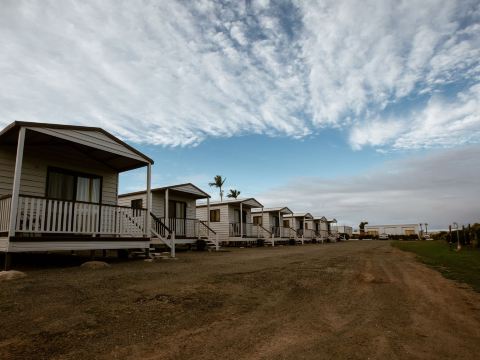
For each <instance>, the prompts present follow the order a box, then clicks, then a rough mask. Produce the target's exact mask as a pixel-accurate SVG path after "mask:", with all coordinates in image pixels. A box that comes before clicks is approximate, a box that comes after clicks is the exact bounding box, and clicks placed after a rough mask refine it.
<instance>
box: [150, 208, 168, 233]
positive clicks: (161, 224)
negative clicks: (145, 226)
mask: <svg viewBox="0 0 480 360" xmlns="http://www.w3.org/2000/svg"><path fill="white" fill-rule="evenodd" d="M150 215H151V216H152V219H153V220H155V223H156V224H158V225H160V227H161V228H163V229H164V230H167V231H168V232H169V233H171V232H172V230H170V228H169V227H168V226H167V225H165V224H164V223H163V222H162V220H160V219H159V218H158V217H156V216H155V214H153V213H150Z"/></svg>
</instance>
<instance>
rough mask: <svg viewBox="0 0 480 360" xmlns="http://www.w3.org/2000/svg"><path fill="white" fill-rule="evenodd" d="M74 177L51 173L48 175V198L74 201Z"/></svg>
mask: <svg viewBox="0 0 480 360" xmlns="http://www.w3.org/2000/svg"><path fill="white" fill-rule="evenodd" d="M73 187H74V177H73V176H72V175H67V174H63V173H60V172H55V171H51V172H49V174H48V189H47V197H48V198H53V199H60V200H73Z"/></svg>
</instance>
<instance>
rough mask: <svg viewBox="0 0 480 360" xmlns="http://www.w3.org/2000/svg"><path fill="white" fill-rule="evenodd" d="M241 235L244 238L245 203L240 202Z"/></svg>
mask: <svg viewBox="0 0 480 360" xmlns="http://www.w3.org/2000/svg"><path fill="white" fill-rule="evenodd" d="M240 237H241V238H242V239H243V203H240Z"/></svg>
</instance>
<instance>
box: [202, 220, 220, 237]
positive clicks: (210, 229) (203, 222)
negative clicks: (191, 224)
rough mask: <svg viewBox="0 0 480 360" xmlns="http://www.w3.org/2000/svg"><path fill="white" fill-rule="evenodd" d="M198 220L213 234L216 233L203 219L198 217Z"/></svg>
mask: <svg viewBox="0 0 480 360" xmlns="http://www.w3.org/2000/svg"><path fill="white" fill-rule="evenodd" d="M198 222H199V223H201V224H202V225H203V226H205V227H206V228H207V229H208V230H209V231H211V232H212V233H214V234H215V235H217V232H216V231H215V230H213V229H212V228H211V227H210V226H208V225H207V224H205V221H203V220H199V219H198Z"/></svg>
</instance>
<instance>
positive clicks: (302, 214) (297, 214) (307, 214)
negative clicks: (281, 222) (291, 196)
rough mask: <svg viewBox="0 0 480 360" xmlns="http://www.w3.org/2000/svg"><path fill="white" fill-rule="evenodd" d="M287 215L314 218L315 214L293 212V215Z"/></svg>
mask: <svg viewBox="0 0 480 360" xmlns="http://www.w3.org/2000/svg"><path fill="white" fill-rule="evenodd" d="M287 217H294V218H306V219H313V216H312V214H310V213H293V214H291V215H287Z"/></svg>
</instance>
